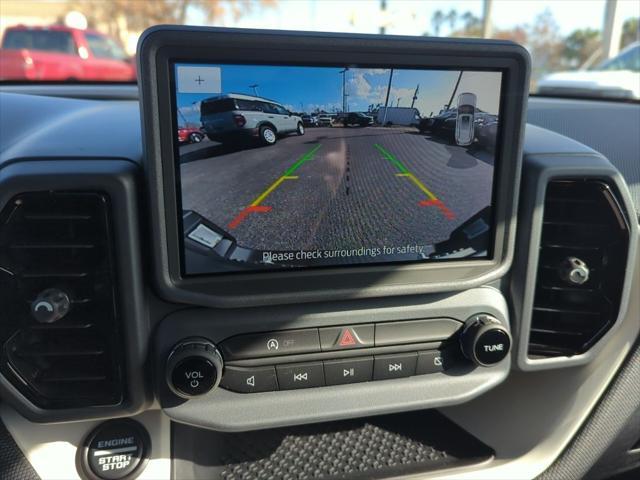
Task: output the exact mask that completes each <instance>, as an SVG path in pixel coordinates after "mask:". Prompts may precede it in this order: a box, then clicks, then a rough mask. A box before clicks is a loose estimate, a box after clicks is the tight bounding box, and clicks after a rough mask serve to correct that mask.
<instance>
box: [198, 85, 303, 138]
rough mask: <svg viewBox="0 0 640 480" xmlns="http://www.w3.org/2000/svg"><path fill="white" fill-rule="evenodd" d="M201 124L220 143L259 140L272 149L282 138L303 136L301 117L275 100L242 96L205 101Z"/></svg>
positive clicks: (202, 105)
mask: <svg viewBox="0 0 640 480" xmlns="http://www.w3.org/2000/svg"><path fill="white" fill-rule="evenodd" d="M200 122H201V123H202V128H203V130H204V131H205V133H206V134H207V137H209V139H211V140H214V141H219V142H229V141H234V140H247V139H251V138H257V139H259V140H260V142H262V143H263V144H265V145H273V144H275V143H276V142H277V140H278V136H279V135H283V134H287V133H297V134H298V135H304V123H303V121H302V118H301V117H299V116H297V115H293V114H292V113H291V112H290V111H289V110H287V109H286V108H285V107H283V106H282V105H280V104H279V103H277V102H274V101H273V100H269V99H266V98H261V97H254V96H252V95H244V94H239V93H229V94H225V95H219V96H217V97H211V98H207V99H205V100H203V101H202V103H201V104H200Z"/></svg>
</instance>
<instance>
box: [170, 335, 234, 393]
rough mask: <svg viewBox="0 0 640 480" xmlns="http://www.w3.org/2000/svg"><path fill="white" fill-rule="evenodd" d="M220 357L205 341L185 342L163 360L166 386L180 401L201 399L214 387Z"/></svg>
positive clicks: (217, 376) (216, 383)
mask: <svg viewBox="0 0 640 480" xmlns="http://www.w3.org/2000/svg"><path fill="white" fill-rule="evenodd" d="M222 368H223V363H222V356H221V355H220V352H219V351H218V349H217V348H216V346H215V345H214V344H213V343H212V342H210V341H209V340H207V339H206V338H189V339H186V340H183V341H182V342H180V343H178V344H177V345H176V346H175V347H174V348H173V350H172V351H171V353H170V354H169V357H168V358H167V373H166V374H167V384H168V385H169V388H170V389H171V390H172V391H173V392H174V393H175V394H176V395H178V396H180V397H182V398H192V397H198V396H201V395H205V394H206V393H209V392H210V391H211V390H213V389H214V388H215V387H217V386H218V384H219V383H220V377H221V376H222Z"/></svg>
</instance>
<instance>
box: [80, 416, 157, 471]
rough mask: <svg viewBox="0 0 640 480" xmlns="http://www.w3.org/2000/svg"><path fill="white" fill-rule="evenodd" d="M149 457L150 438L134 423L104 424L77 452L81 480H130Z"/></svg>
mask: <svg viewBox="0 0 640 480" xmlns="http://www.w3.org/2000/svg"><path fill="white" fill-rule="evenodd" d="M150 453H151V443H150V441H149V434H148V433H147V431H146V430H145V429H144V427H143V426H142V425H140V424H139V423H138V422H135V421H133V420H113V421H109V422H105V423H103V424H101V425H100V426H98V427H97V428H96V429H95V430H93V431H92V432H91V433H90V434H89V436H87V438H86V440H85V442H84V446H83V448H82V449H81V452H80V465H81V467H82V473H83V475H82V476H83V477H84V478H88V479H90V480H129V479H133V478H135V477H137V476H138V474H139V473H140V472H141V471H142V470H143V469H144V467H145V465H146V463H147V462H148V460H149V456H150Z"/></svg>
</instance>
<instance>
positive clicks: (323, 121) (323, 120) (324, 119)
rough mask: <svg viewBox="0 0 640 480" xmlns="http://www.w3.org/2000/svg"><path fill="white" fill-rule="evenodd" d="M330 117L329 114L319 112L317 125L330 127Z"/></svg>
mask: <svg viewBox="0 0 640 480" xmlns="http://www.w3.org/2000/svg"><path fill="white" fill-rule="evenodd" d="M331 123H332V122H331V117H330V116H329V115H325V114H320V115H318V126H319V127H330V126H331Z"/></svg>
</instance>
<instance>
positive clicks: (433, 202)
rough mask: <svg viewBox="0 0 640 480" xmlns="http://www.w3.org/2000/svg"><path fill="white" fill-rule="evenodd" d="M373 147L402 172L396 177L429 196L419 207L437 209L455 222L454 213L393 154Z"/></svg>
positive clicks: (419, 203) (377, 146)
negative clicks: (409, 181)
mask: <svg viewBox="0 0 640 480" xmlns="http://www.w3.org/2000/svg"><path fill="white" fill-rule="evenodd" d="M373 146H374V147H375V148H376V149H377V150H378V151H379V152H380V153H381V154H382V156H383V157H384V158H385V160H387V161H389V162H390V163H392V164H393V165H394V166H395V167H396V168H397V169H398V170H400V173H396V177H405V178H408V179H409V180H411V182H412V183H413V184H414V185H415V186H416V187H418V188H419V189H420V191H421V192H422V193H424V194H425V195H426V196H427V199H426V200H422V201H420V202H418V205H420V206H422V207H431V206H434V207H437V208H438V209H439V210H440V211H441V212H442V214H443V215H444V216H445V217H446V218H447V219H449V220H453V219H454V218H455V215H454V213H453V212H452V211H451V210H449V209H448V208H447V207H446V206H445V204H444V203H443V202H442V200H440V199H439V198H438V197H437V196H436V195H435V194H434V193H433V192H432V191H431V190H429V189H428V188H427V187H426V186H425V185H424V183H422V182H421V181H420V180H419V179H418V178H417V177H416V176H415V175H414V174H413V173H411V172H410V171H409V169H408V168H407V167H405V166H404V164H403V163H402V162H401V161H400V160H398V159H397V158H396V157H395V156H394V155H393V154H391V153H390V152H388V151H387V150H386V149H385V148H384V147H382V146H381V145H378V144H377V143H374V144H373Z"/></svg>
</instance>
